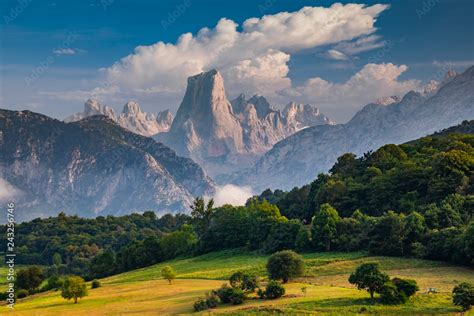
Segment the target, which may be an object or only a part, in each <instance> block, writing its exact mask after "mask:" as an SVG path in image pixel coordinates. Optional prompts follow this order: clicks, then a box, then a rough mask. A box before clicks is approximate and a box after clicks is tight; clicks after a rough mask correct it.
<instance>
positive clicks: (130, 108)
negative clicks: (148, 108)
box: [122, 101, 141, 115]
mask: <svg viewBox="0 0 474 316" xmlns="http://www.w3.org/2000/svg"><path fill="white" fill-rule="evenodd" d="M122 113H124V114H131V115H137V114H138V113H141V110H140V105H138V103H137V102H134V101H128V102H127V103H126V104H125V105H124V107H123V110H122Z"/></svg>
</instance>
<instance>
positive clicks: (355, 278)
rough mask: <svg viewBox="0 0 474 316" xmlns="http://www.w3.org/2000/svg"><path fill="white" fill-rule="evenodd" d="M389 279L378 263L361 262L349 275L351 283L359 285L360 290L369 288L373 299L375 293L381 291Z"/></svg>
mask: <svg viewBox="0 0 474 316" xmlns="http://www.w3.org/2000/svg"><path fill="white" fill-rule="evenodd" d="M388 281H390V278H389V277H388V275H387V274H386V273H383V272H381V271H380V270H379V265H378V264H377V263H364V264H361V265H360V266H359V267H357V269H356V271H355V272H353V273H352V274H351V275H350V277H349V283H351V284H354V285H357V288H358V289H359V290H367V292H369V293H370V298H372V299H373V298H374V293H375V292H379V291H380V289H381V288H382V286H383V285H384V283H385V282H388Z"/></svg>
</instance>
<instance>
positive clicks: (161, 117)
mask: <svg viewBox="0 0 474 316" xmlns="http://www.w3.org/2000/svg"><path fill="white" fill-rule="evenodd" d="M93 115H105V116H107V117H108V118H110V119H111V120H112V121H114V122H117V123H118V124H119V125H120V126H122V127H124V128H126V129H128V130H130V131H132V132H134V133H136V134H139V135H143V136H153V135H156V134H158V133H162V132H167V131H168V130H169V129H170V126H171V123H172V122H173V115H172V114H171V112H170V111H169V110H165V111H163V112H159V113H158V114H157V116H156V117H155V115H154V114H150V113H145V112H142V111H141V109H140V106H139V104H138V103H137V102H132V101H129V102H127V103H126V104H125V106H124V107H123V110H122V113H121V114H120V115H116V114H115V111H114V110H113V109H112V108H111V107H108V106H103V105H101V104H100V103H99V102H98V101H96V100H91V99H89V100H87V101H86V103H85V104H84V111H83V112H79V113H76V114H74V115H71V116H68V117H67V118H65V119H64V121H65V122H76V121H79V120H82V119H84V118H86V117H90V116H93Z"/></svg>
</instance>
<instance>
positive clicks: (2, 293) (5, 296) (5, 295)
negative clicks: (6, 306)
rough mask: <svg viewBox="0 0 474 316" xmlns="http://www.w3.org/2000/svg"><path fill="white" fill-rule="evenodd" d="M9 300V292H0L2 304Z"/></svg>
mask: <svg viewBox="0 0 474 316" xmlns="http://www.w3.org/2000/svg"><path fill="white" fill-rule="evenodd" d="M7 298H8V292H0V302H1V301H6V300H7Z"/></svg>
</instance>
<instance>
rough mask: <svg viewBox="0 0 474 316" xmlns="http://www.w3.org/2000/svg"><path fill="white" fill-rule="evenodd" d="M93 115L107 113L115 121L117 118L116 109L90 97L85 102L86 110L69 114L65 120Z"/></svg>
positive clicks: (70, 120) (72, 120) (71, 120)
mask: <svg viewBox="0 0 474 316" xmlns="http://www.w3.org/2000/svg"><path fill="white" fill-rule="evenodd" d="M93 115H105V116H107V117H109V118H110V119H111V120H113V121H116V120H117V116H116V115H115V112H114V109H112V108H111V107H108V106H103V105H101V104H100V103H99V102H98V101H97V100H93V99H89V100H87V101H86V103H84V111H82V112H79V113H76V114H73V115H71V116H68V117H66V118H65V119H64V121H65V122H67V123H69V122H75V121H79V120H82V119H84V118H86V117H89V116H93Z"/></svg>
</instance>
